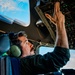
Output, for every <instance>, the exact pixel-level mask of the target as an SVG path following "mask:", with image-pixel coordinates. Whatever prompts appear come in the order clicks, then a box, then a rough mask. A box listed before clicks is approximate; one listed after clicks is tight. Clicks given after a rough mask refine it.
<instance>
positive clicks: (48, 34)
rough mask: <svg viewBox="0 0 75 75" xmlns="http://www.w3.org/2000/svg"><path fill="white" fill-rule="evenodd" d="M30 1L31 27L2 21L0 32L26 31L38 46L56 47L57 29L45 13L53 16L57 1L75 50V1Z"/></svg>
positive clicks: (71, 46)
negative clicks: (48, 45)
mask: <svg viewBox="0 0 75 75" xmlns="http://www.w3.org/2000/svg"><path fill="white" fill-rule="evenodd" d="M29 1H30V19H31V22H30V25H29V26H28V27H23V26H21V25H19V24H17V23H15V22H14V23H13V24H12V25H10V24H8V23H5V22H3V21H0V30H3V31H5V32H12V31H14V32H18V31H20V30H21V31H25V32H26V33H27V35H28V38H29V39H31V40H32V41H34V42H37V43H38V44H51V46H53V45H54V42H55V37H56V35H55V34H56V32H55V30H56V28H55V25H53V24H52V23H51V22H50V21H49V20H48V19H47V18H46V17H45V16H44V13H45V12H46V13H49V14H50V15H52V14H53V5H54V3H55V2H56V1H60V3H61V11H62V12H63V14H64V15H65V18H66V30H67V35H68V40H69V47H70V49H75V34H74V33H75V1H74V0H69V1H68V0H29Z"/></svg>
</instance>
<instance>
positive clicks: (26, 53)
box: [10, 2, 70, 75]
mask: <svg viewBox="0 0 75 75" xmlns="http://www.w3.org/2000/svg"><path fill="white" fill-rule="evenodd" d="M45 16H46V17H47V18H48V19H50V21H51V22H52V23H54V24H55V25H56V42H55V48H54V51H53V52H51V53H47V54H45V55H43V56H42V55H32V56H31V51H32V50H34V46H33V44H32V43H30V42H29V41H28V38H27V36H26V34H24V33H22V32H19V33H17V34H16V38H15V39H13V38H11V37H10V39H11V42H12V43H13V44H16V45H18V46H19V47H20V48H21V52H22V53H21V56H20V58H15V59H17V60H18V62H19V67H20V68H19V69H20V74H21V75H36V74H45V73H47V72H55V71H58V70H59V69H60V68H61V67H63V66H64V65H65V64H66V63H67V62H68V61H69V58H70V53H69V46H68V39H67V34H66V29H65V17H64V15H63V14H62V13H61V11H60V3H59V2H56V3H55V6H54V18H52V17H51V16H50V15H49V14H47V13H46V14H45ZM16 42H19V43H16ZM11 62H12V66H14V65H15V64H13V60H12V61H11ZM13 69H14V67H13ZM18 72H19V71H18ZM13 75H16V74H15V72H14V74H13Z"/></svg>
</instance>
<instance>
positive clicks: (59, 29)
mask: <svg viewBox="0 0 75 75" xmlns="http://www.w3.org/2000/svg"><path fill="white" fill-rule="evenodd" d="M55 45H56V46H61V47H63V48H69V45H68V38H67V33H66V29H65V25H64V24H63V23H61V24H60V25H57V26H56V42H55Z"/></svg>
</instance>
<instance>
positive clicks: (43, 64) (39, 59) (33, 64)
mask: <svg viewBox="0 0 75 75" xmlns="http://www.w3.org/2000/svg"><path fill="white" fill-rule="evenodd" d="M69 58H70V52H69V49H67V48H62V47H55V49H54V51H53V52H48V53H46V54H45V55H43V56H42V55H33V56H28V57H25V58H22V59H21V66H22V68H23V69H24V70H26V71H24V72H26V73H32V74H33V73H34V74H42V73H43V74H44V73H47V72H54V71H58V70H59V69H60V68H61V67H63V66H64V65H66V63H67V62H68V61H69Z"/></svg>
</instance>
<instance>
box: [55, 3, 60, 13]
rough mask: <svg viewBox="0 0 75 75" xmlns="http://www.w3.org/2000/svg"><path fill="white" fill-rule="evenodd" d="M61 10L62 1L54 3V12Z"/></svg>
mask: <svg viewBox="0 0 75 75" xmlns="http://www.w3.org/2000/svg"><path fill="white" fill-rule="evenodd" d="M59 11H60V3H59V2H56V3H55V5H54V13H55V14H56V13H57V12H59Z"/></svg>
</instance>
